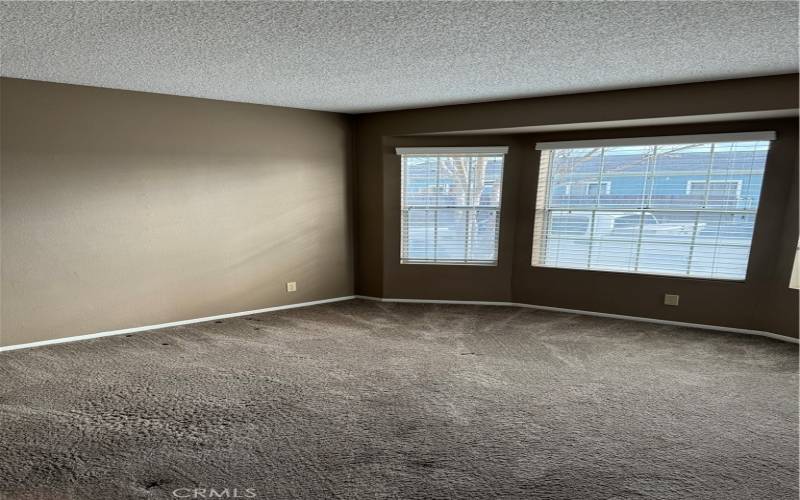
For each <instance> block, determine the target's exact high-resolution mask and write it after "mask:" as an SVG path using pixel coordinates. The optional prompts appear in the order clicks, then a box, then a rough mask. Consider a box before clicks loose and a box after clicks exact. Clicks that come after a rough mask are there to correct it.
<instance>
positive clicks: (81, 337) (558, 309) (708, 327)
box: [0, 295, 798, 352]
mask: <svg viewBox="0 0 800 500" xmlns="http://www.w3.org/2000/svg"><path fill="white" fill-rule="evenodd" d="M352 299H365V300H373V301H378V302H407V303H419V304H466V305H477V306H508V307H525V308H529V309H541V310H543V311H554V312H563V313H570V314H583V315H586V316H599V317H602V318H614V319H625V320H629V321H641V322H644V323H657V324H662V325H673V326H684V327H689V328H701V329H703V330H711V331H718V332H730V333H742V334H745V335H759V336H761V337H769V338H772V339H776V340H782V341H784V342H790V343H794V344H797V343H798V339H796V338H793V337H787V336H785V335H778V334H777V333H771V332H762V331H760V330H746V329H743V328H731V327H727V326H715V325H703V324H697V323H685V322H682V321H670V320H665V319H654V318H642V317H638V316H625V315H622V314H609V313H602V312H595V311H583V310H579V309H565V308H562V307H550V306H537V305H533V304H522V303H519V302H490V301H480V300H428V299H392V298H381V297H370V296H368V295H346V296H343V297H334V298H332V299H323V300H314V301H311V302H300V303H298V304H287V305H283V306H274V307H265V308H263V309H254V310H252V311H241V312H235V313H228V314H218V315H216V316H206V317H204V318H195V319H186V320H181V321H172V322H170V323H161V324H158V325H147V326H137V327H133V328H124V329H122V330H110V331H107V332H99V333H90V334H87V335H76V336H74V337H63V338H60V339H52V340H41V341H38V342H30V343H27V344H17V345H10V346H5V347H0V352H5V351H14V350H17V349H27V348H30V347H39V346H46V345H53V344H63V343H65V342H76V341H78V340H88V339H96V338H100V337H110V336H113V335H123V334H128V333H136V332H145V331H148V330H157V329H160V328H169V327H171V326H181V325H190V324H192V323H204V322H206V321H214V320H219V319H227V318H236V317H239V316H247V315H250V314H260V313H265V312H272V311H282V310H285V309H295V308H299V307H308V306H316V305H319V304H329V303H331V302H341V301H345V300H352Z"/></svg>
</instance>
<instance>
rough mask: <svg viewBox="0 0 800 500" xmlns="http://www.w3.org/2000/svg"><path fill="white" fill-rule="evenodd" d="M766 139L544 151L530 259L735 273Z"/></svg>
mask: <svg viewBox="0 0 800 500" xmlns="http://www.w3.org/2000/svg"><path fill="white" fill-rule="evenodd" d="M768 149H769V141H748V142H718V143H698V144H672V145H670V144H667V145H652V146H624V147H595V148H573V149H558V150H549V151H543V153H542V162H541V166H540V175H539V186H538V191H537V202H536V214H535V227H534V241H533V262H532V263H533V265H535V266H549V267H564V268H574V269H602V270H611V271H622V272H631V273H648V274H662V275H678V276H696V277H707V278H723V279H743V278H744V277H745V275H746V272H747V261H748V258H749V255H750V244H751V240H752V236H753V229H754V225H755V217H756V212H757V210H758V202H759V196H760V193H761V184H762V182H763V178H764V166H765V162H766V156H767V151H768Z"/></svg>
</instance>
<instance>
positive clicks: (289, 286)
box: [286, 281, 297, 292]
mask: <svg viewBox="0 0 800 500" xmlns="http://www.w3.org/2000/svg"><path fill="white" fill-rule="evenodd" d="M286 291H287V292H296V291H297V282H296V281H290V282H288V283H286Z"/></svg>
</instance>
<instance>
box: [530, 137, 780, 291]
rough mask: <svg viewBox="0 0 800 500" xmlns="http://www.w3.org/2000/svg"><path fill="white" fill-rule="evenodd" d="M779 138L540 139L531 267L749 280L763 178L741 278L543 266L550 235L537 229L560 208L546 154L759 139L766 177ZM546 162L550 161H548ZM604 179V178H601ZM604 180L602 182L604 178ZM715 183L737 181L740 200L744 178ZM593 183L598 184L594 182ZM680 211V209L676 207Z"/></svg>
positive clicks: (643, 211) (688, 187) (649, 209)
mask: <svg viewBox="0 0 800 500" xmlns="http://www.w3.org/2000/svg"><path fill="white" fill-rule="evenodd" d="M775 140H776V133H775V132H774V131H754V132H734V133H720V134H697V135H682V136H661V137H629V138H615V139H591V140H577V141H556V142H539V143H536V150H537V153H539V155H538V157H539V158H538V163H539V174H538V176H537V188H536V194H535V198H534V200H535V201H534V217H533V219H534V220H533V225H532V228H531V229H532V231H533V235H532V236H533V237H532V239H533V242H532V245H531V247H529V248H531V255H530V258H529V261H528V262H529V263H530V266H531V267H535V268H549V269H557V270H559V271H575V272H595V273H605V274H623V275H633V276H636V275H638V276H649V277H654V278H666V279H681V280H699V281H704V282H707V281H719V282H724V283H744V282H745V281H747V279H748V278H749V275H750V264H751V260H752V255H753V252H752V249H753V245H754V243H755V237H756V235H757V234H758V225H759V224H758V223H759V219H760V213H761V212H760V209H761V207H762V205H761V203H762V202H763V201H764V200H763V196H762V195H763V191H764V186H765V183H764V182H763V181H762V183H761V186H760V188H759V191H758V198H757V201H758V204H757V206H756V209H755V210H754V211H753V213H752V215H753V231H752V233H751V235H750V238H749V246H748V255H747V260H746V262H745V268H744V275H743V276H741V277H734V278H727V277H723V276H702V275H691V274H688V272H687V274H674V273H669V272H666V271H665V272H663V273H657V272H651V271H634V270H625V269H613V268H610V269H604V268H588V267H587V268H579V267H564V266H558V265H544V264H539V263H538V262H536V257H537V255H542V252H545V251H546V244H547V241H546V240H547V238H541V237H540V238H537V228H539V227H540V224H542V223H543V222H544V221H545V219H547V213H548V212H554V211H558V209H553V208H548V207H547V205H548V203H549V202H548V200H549V198H550V196H551V189H552V183H551V182H550V179H549V178H548V177H546V176H545V177H544V178H545V179H546V180H547V185H546V186H545V188H544V190H542V188H541V182H542V179H543V175H542V172H543V171H547V170H549V167H550V165H549V159H548V161H545V160H544V158H545V154H547V153H549V152H550V151H551V150H558V149H579V148H589V147H602V148H613V147H624V146H658V145H678V144H690V143H692V144H693V143H700V144H710V143H729V142H756V141H767V142H769V145H768V146H767V151H766V155H765V158H764V167H763V171H762V173H761V175H762V176H764V177H766V175H767V169H768V167H767V163H768V162H769V156H770V151H771V150H772V142H773V141H775ZM546 163H547V164H546ZM601 179H602V177H601ZM601 182H602V181H601ZM697 182H700V183H706V182H707V181H706V180H700V181H697ZM715 182H719V183H732V182H736V183H737V186H736V196H737V199H740V198H741V194H742V188H743V182H742V180H738V179H735V180H715V179H710V182H709V184H713V183H715ZM691 183H692V180H689V181H687V185H686V193H687V194H689V192H690V190H691ZM571 184H572V183H568V185H567V193H569V188H570V187H571ZM594 184H597V182H595V183H594ZM602 210H603V209H600V208H598V207H594V208H593V209H588V208H587V209H586V212H587V213H590V212H591V211H602ZM607 210H608V211H613V210H614V209H613V208H609V209H607ZM640 210H641V212H632V213H641V214H643V216H644V214H647V213H652V212H653V211H656V212H661V211H663V212H669V211H670V210H664V209H659V208H654V207H642V208H641V209H640ZM576 211H577V212H581V211H583V210H580V209H573V210H572V211H570V209H569V208H567V209H564V212H565V213H567V214H572V213H573V212H576ZM675 211H679V210H675ZM697 211H698V212H700V213H702V209H698V210H697Z"/></svg>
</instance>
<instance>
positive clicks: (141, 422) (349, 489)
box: [0, 301, 798, 500]
mask: <svg viewBox="0 0 800 500" xmlns="http://www.w3.org/2000/svg"><path fill="white" fill-rule="evenodd" d="M797 368H798V352H797V346H796V345H793V344H788V343H783V342H779V341H775V340H769V339H764V338H759V337H748V336H744V335H736V334H720V333H714V332H707V331H700V330H691V329H684V328H677V327H671V326H660V325H651V324H644V323H634V322H626V321H620V320H612V319H600V318H592V317H585V316H575V315H569V314H559V313H550V312H542V311H536V310H531V309H516V308H506V307H490V306H486V307H481V306H444V305H415V304H383V303H375V302H364V301H350V302H343V303H337V304H330V305H325V306H317V307H311V308H305V309H296V310H290V311H283V312H278V313H269V314H263V315H258V316H253V317H247V318H238V319H231V320H225V321H222V322H219V321H217V322H209V323H204V324H196V325H190V326H184V327H176V328H171V329H164V330H159V331H152V332H144V333H138V334H134V335H130V336H118V337H109V338H103V339H96V340H90V341H83V342H76V343H70V344H61V345H54V346H50V347H44V348H34V349H28V350H20V351H12V352H7V353H1V354H0V428H1V430H2V432H1V433H0V497H2V498H8V499H17V498H25V499H33V498H47V499H67V498H68V499H81V500H91V499H127V498H142V499H154V498H159V499H161V498H203V497H202V496H197V494H196V493H195V492H192V490H193V489H195V488H199V489H200V490H203V495H205V497H206V498H209V496H208V495H209V494H210V492H211V489H213V490H214V491H215V492H216V493H223V490H225V489H226V488H227V490H226V491H227V493H226V494H227V496H223V497H222V498H233V497H234V496H233V494H234V493H236V494H238V495H239V497H240V498H247V496H246V495H250V494H251V493H252V494H254V495H255V498H280V499H283V498H314V499H316V498H370V499H374V498H403V499H405V498H419V499H423V498H535V499H595V498H596V499H611V498H616V499H623V498H624V499H627V498H658V499H697V498H713V499H725V500H730V499H743V498H754V499H756V498H757V499H773V500H774V499H796V498H797V496H798V489H797V485H798V484H797V481H798V428H797V422H798V385H797V384H798V381H797ZM234 489H236V491H234ZM187 494H191V495H194V496H186V495H187ZM211 498H213V497H211Z"/></svg>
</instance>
